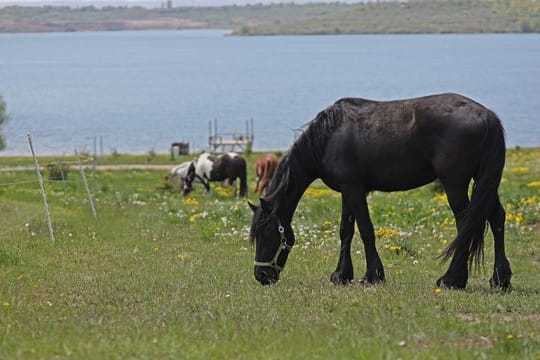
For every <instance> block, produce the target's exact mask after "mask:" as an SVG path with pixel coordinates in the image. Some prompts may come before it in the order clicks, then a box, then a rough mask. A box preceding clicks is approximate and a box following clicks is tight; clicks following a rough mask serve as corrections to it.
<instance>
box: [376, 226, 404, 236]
mask: <svg viewBox="0 0 540 360" xmlns="http://www.w3.org/2000/svg"><path fill="white" fill-rule="evenodd" d="M397 234H398V231H397V230H396V229H391V228H379V229H377V230H375V235H377V236H378V237H382V238H384V237H393V236H396V235H397Z"/></svg>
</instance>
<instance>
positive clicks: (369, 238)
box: [342, 187, 384, 284]
mask: <svg viewBox="0 0 540 360" xmlns="http://www.w3.org/2000/svg"><path fill="white" fill-rule="evenodd" d="M342 193H343V200H344V203H345V205H347V206H348V207H349V208H350V209H351V211H352V213H353V214H354V217H355V218H356V222H357V224H358V229H359V230H360V237H361V238H362V242H363V243H364V252H365V254H366V265H367V266H366V274H365V275H364V277H363V278H362V282H367V283H370V284H374V283H377V282H381V281H384V268H383V264H382V261H381V258H380V257H379V253H378V252H377V248H376V247H375V231H374V230H373V223H372V222H371V218H370V216H369V209H368V204H367V200H366V195H367V193H366V191H364V190H363V189H362V188H358V187H344V189H343V192H342Z"/></svg>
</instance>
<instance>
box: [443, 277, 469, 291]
mask: <svg viewBox="0 0 540 360" xmlns="http://www.w3.org/2000/svg"><path fill="white" fill-rule="evenodd" d="M466 286H467V280H465V281H463V280H458V279H452V278H451V277H450V276H447V275H445V276H443V277H441V278H439V279H438V280H437V287H444V288H448V289H465V287H466Z"/></svg>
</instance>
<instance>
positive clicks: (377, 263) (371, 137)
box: [250, 94, 512, 290]
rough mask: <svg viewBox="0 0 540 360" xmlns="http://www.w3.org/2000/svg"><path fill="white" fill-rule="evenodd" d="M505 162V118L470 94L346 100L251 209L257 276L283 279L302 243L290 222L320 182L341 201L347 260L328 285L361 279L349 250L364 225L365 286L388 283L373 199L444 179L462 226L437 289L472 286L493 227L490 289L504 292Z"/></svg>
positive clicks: (304, 139)
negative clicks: (374, 193)
mask: <svg viewBox="0 0 540 360" xmlns="http://www.w3.org/2000/svg"><path fill="white" fill-rule="evenodd" d="M505 155H506V148H505V140H504V130H503V127H502V125H501V122H500V120H499V119H498V117H497V116H496V115H495V113H493V112H492V111H491V110H489V109H487V108H485V107H484V106H482V105H480V104H478V103H476V102H474V101H473V100H471V99H468V98H466V97H464V96H461V95H457V94H440V95H432V96H426V97H421V98H415V99H407V100H398V101H372V100H365V99H356V98H344V99H341V100H339V101H337V102H336V103H334V104H333V105H331V106H329V107H328V108H327V109H325V110H323V111H322V112H320V113H319V114H318V115H317V116H316V118H315V119H314V120H313V121H311V122H310V123H309V124H307V127H306V128H305V130H304V132H303V133H302V135H301V136H300V137H299V138H298V140H297V141H296V142H295V143H294V144H293V146H292V148H291V150H290V152H289V153H288V155H287V156H286V157H285V158H284V159H283V160H282V161H281V162H280V164H279V166H278V169H277V172H276V174H275V176H274V179H273V181H272V183H271V185H270V188H269V191H268V193H267V195H266V197H264V198H261V199H260V206H255V205H253V204H250V207H251V208H252V210H253V211H254V217H253V222H252V225H251V233H250V238H251V241H252V242H253V241H254V242H255V269H254V274H255V278H256V279H257V280H258V281H259V282H260V283H261V284H263V285H267V284H272V283H275V282H277V281H278V280H279V273H280V271H281V270H282V269H283V267H284V266H285V262H286V261H287V257H288V255H289V251H290V250H291V247H292V246H293V244H294V242H295V238H294V233H293V230H292V228H291V221H292V218H293V214H294V212H295V210H296V207H297V204H298V202H299V201H300V198H301V197H302V195H303V193H304V191H305V190H306V188H307V187H308V186H309V184H310V183H311V182H313V180H315V179H317V178H320V179H322V181H323V182H324V183H325V184H326V185H328V186H329V187H330V188H331V189H333V190H335V191H338V192H340V193H341V198H342V210H341V226H340V238H341V252H340V255H339V260H338V264H337V268H336V270H335V271H334V272H333V273H332V275H331V277H330V280H331V281H332V282H333V283H335V284H345V283H348V282H350V281H352V280H353V276H354V273H353V265H352V262H351V254H350V250H351V240H352V238H353V234H354V221H355V220H356V224H357V226H358V229H359V231H360V235H361V238H362V241H363V243H364V250H365V255H366V263H367V270H366V272H365V275H364V277H363V278H362V280H361V281H362V282H364V283H370V284H372V283H377V282H381V281H384V277H385V275H384V269H383V264H382V262H381V259H380V258H379V254H378V253H377V249H376V248H375V234H374V231H373V225H372V222H371V219H370V216H369V211H368V204H367V201H366V195H367V194H368V193H369V192H370V191H374V190H379V191H400V190H408V189H413V188H416V187H419V186H422V185H425V184H428V183H430V182H432V181H434V180H435V179H437V178H438V179H440V181H441V183H442V184H443V186H444V189H445V191H446V194H447V197H448V202H449V204H450V207H451V209H452V212H453V213H454V216H455V218H456V224H457V236H456V238H455V240H454V241H453V242H452V243H451V244H450V245H449V246H448V248H447V249H446V250H445V252H444V254H443V256H442V257H443V260H448V259H450V258H452V260H451V263H450V267H449V269H448V271H447V272H446V273H445V274H444V275H443V276H442V277H441V278H439V279H438V280H437V285H438V286H445V287H449V288H464V287H465V286H466V285H467V279H468V275H469V274H468V272H469V267H470V266H472V264H473V263H475V264H477V265H478V264H479V263H480V262H481V261H482V259H483V248H484V233H485V228H486V222H487V221H489V224H490V226H491V230H492V232H493V236H494V241H495V265H494V271H493V276H492V278H491V279H490V284H491V286H492V287H496V288H501V289H503V290H505V289H507V288H509V286H510V278H511V275H512V272H511V270H510V264H509V262H508V260H507V258H506V255H505V250H504V222H505V211H504V209H503V207H502V205H501V202H500V201H499V196H498V188H499V183H500V180H501V176H502V171H503V167H504V162H505ZM471 179H474V187H473V190H472V195H471V198H470V200H469V196H468V187H469V183H470V181H471Z"/></svg>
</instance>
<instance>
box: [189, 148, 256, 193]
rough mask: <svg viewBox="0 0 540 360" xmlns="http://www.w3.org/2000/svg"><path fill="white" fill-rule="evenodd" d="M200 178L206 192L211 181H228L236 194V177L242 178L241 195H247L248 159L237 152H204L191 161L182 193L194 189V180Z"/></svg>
mask: <svg viewBox="0 0 540 360" xmlns="http://www.w3.org/2000/svg"><path fill="white" fill-rule="evenodd" d="M195 179H198V180H199V181H200V182H201V183H202V184H203V186H204V188H205V192H207V193H208V192H209V191H210V181H227V182H228V184H229V185H231V186H232V187H234V193H235V195H236V193H237V189H236V179H240V196H247V192H248V190H247V170H246V160H245V159H244V158H243V157H242V156H240V155H239V154H237V153H226V154H220V155H212V154H210V153H202V154H201V155H199V156H198V157H197V158H195V160H193V161H192V162H191V164H190V165H189V167H188V171H187V174H186V176H185V177H184V186H183V190H182V195H184V196H185V195H187V194H189V193H190V192H191V191H193V182H194V181H195Z"/></svg>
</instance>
